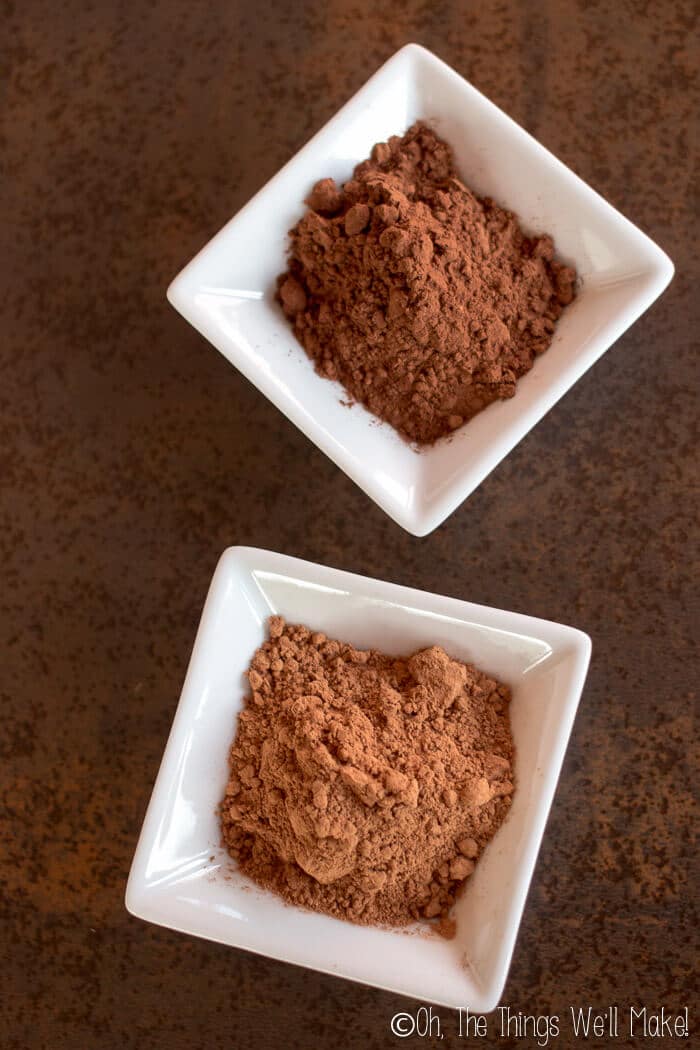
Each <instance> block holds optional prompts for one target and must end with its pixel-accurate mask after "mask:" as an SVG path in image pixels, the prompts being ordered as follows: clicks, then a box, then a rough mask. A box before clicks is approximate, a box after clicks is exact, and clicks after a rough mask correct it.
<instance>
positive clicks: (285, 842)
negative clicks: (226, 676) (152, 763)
mask: <svg viewBox="0 0 700 1050" xmlns="http://www.w3.org/2000/svg"><path fill="white" fill-rule="evenodd" d="M269 635H270V637H269V640H268V641H266V642H265V643H264V644H263V645H262V647H261V648H260V649H258V651H257V652H256V653H255V656H254V657H253V660H252V662H251V665H250V669H249V670H248V682H249V685H250V694H249V696H248V697H247V698H246V701H245V706H244V708H243V710H242V711H241V713H240V715H239V720H238V730H237V733H236V737H235V740H234V742H233V745H232V747H231V752H230V778H229V781H228V786H227V788H226V796H225V798H224V800H223V803H222V806H221V819H222V827H223V838H224V842H225V844H226V846H227V847H228V850H229V852H230V853H231V854H232V856H233V857H234V858H235V859H236V860H237V862H238V865H239V867H240V869H241V870H242V871H243V872H244V873H245V874H246V875H248V876H250V877H251V878H252V879H253V880H254V881H255V882H257V883H258V884H260V885H261V886H263V887H266V888H268V889H271V890H274V891H275V892H276V893H278V894H280V895H281V896H282V897H284V898H285V899H286V900H287V901H290V902H292V903H294V904H298V905H302V906H303V907H306V908H312V909H315V910H317V911H323V912H328V913H329V914H331V915H335V916H337V917H339V918H343V919H349V920H351V921H353V922H358V923H365V924H390V925H404V924H406V923H409V922H412V921H414V920H415V919H419V918H423V919H436V920H438V926H439V929H440V932H442V933H444V934H445V935H447V936H449V935H450V934H451V933H452V932H453V929H454V927H453V923H452V920H451V919H449V918H448V913H449V910H450V908H451V906H452V904H453V903H454V901H455V898H456V896H457V894H458V893H459V891H460V889H461V888H462V887H463V885H464V882H465V880H466V879H467V878H468V877H469V876H470V875H471V873H472V872H473V870H474V866H475V864H476V862H477V859H478V857H479V854H480V853H481V851H482V849H483V848H484V846H485V845H486V843H487V842H488V841H489V839H490V838H491V837H492V836H493V835H494V833H495V832H496V830H497V828H498V827H499V825H500V824H501V822H502V820H503V819H504V817H505V815H506V813H507V812H508V808H509V806H510V802H511V795H512V792H513V779H512V761H513V743H512V739H511V733H510V720H509V702H510V693H509V690H508V688H507V687H506V686H504V685H501V684H499V683H498V682H496V681H495V680H494V679H493V678H490V677H489V676H488V675H487V674H484V673H483V672H482V671H479V670H478V669H477V668H476V667H473V666H471V665H470V664H465V663H462V662H461V661H459V660H453V659H450V657H449V656H448V655H447V654H446V653H445V652H444V651H443V650H442V649H441V648H440V647H439V646H433V647H432V648H429V649H423V650H421V651H419V652H416V653H413V655H411V656H407V657H405V658H399V659H396V658H394V657H391V656H386V655H384V654H382V653H380V652H377V651H376V650H370V651H362V650H358V649H355V648H354V647H353V646H352V645H348V644H346V643H344V642H339V641H333V640H331V639H328V638H326V636H325V635H323V634H318V633H313V632H312V631H310V630H309V629H308V628H306V627H303V626H300V625H292V624H287V623H285V621H284V620H283V619H281V618H280V617H278V616H273V617H272V618H271V619H270V621H269Z"/></svg>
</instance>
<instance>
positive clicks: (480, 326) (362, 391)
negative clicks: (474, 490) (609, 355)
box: [278, 122, 576, 445]
mask: <svg viewBox="0 0 700 1050" xmlns="http://www.w3.org/2000/svg"><path fill="white" fill-rule="evenodd" d="M504 163H507V159H506V160H504ZM306 203H307V204H308V208H309V210H308V211H307V212H306V214H305V215H304V216H303V218H302V219H300V221H299V222H298V223H297V224H296V226H295V227H294V228H293V229H292V230H291V231H290V249H289V261H288V266H289V269H288V272H287V273H286V274H283V275H282V276H281V277H280V278H279V279H278V298H279V301H280V303H281V305H282V308H283V310H284V312H285V314H286V316H287V317H288V318H289V320H290V321H291V323H292V325H293V327H294V332H295V334H296V337H297V339H298V340H299V342H300V343H301V345H302V346H303V347H304V349H305V350H306V352H307V354H308V355H309V357H310V358H311V359H312V360H313V361H314V363H315V366H316V370H317V372H319V373H320V374H321V375H322V376H325V377H327V378H329V379H337V380H339V381H340V383H342V385H343V386H344V387H345V390H346V392H347V394H348V396H349V398H350V400H351V401H358V402H361V403H362V404H363V405H365V406H366V408H368V409H369V410H370V412H373V413H374V414H375V415H376V416H379V417H380V419H383V420H385V421H386V422H388V423H390V424H391V425H392V426H393V427H395V428H396V430H398V431H399V433H400V434H401V435H402V436H403V437H404V438H406V439H407V440H408V441H411V442H413V443H415V444H417V445H427V444H431V443H432V442H434V441H436V440H437V439H438V438H439V437H441V436H443V435H445V434H449V433H450V432H451V431H454V430H456V429H457V428H458V427H460V426H461V425H462V424H463V423H464V422H465V421H466V420H468V419H470V418H471V417H472V416H474V415H475V414H476V413H477V412H479V411H481V409H483V408H485V407H486V406H487V405H489V404H490V403H491V402H492V401H495V400H497V399H499V398H507V397H512V396H513V394H514V393H515V386H516V382H517V380H518V378H519V377H520V376H522V375H524V374H525V373H526V372H527V371H528V370H529V369H530V368H532V366H533V364H534V362H535V359H536V357H537V356H538V354H541V353H543V352H544V351H545V350H546V349H547V347H548V346H549V344H550V343H551V340H552V336H553V332H554V327H555V323H556V321H557V319H558V317H559V316H560V314H561V312H562V310H563V308H564V307H565V306H566V304H567V303H570V302H571V301H572V299H573V298H574V282H575V279H576V274H575V271H574V270H573V269H571V268H570V267H569V266H565V265H563V264H562V263H560V262H558V261H557V260H556V259H555V258H554V244H553V241H552V238H551V237H549V236H547V235H544V236H536V237H526V236H525V234H524V233H523V231H522V230H521V228H520V226H519V225H518V220H517V217H516V216H515V215H514V214H513V213H512V212H509V211H506V210H505V209H503V208H501V207H499V206H498V205H497V204H495V203H494V202H493V201H492V200H490V199H489V198H479V197H477V196H475V194H474V193H472V191H471V190H470V189H468V188H467V187H466V186H465V185H464V183H462V182H461V181H460V180H459V178H458V177H457V173H456V170H455V166H454V161H453V158H452V151H451V149H450V147H449V146H448V145H447V144H446V143H445V142H443V141H442V139H440V138H439V137H438V136H437V135H436V134H435V132H434V131H433V130H432V129H431V128H429V127H428V126H427V125H426V124H424V123H422V122H418V123H416V124H414V125H413V126H412V127H411V128H409V130H408V131H407V132H406V133H405V135H403V136H402V137H399V136H393V137H392V138H390V139H389V141H388V142H386V143H378V144H377V145H376V146H375V147H374V149H373V150H372V156H371V159H369V160H366V161H364V162H363V163H361V164H358V166H357V167H356V168H355V171H354V174H353V177H352V179H351V180H350V181H349V182H347V183H345V185H344V186H343V187H342V188H340V189H339V188H338V187H337V186H336V184H335V182H334V181H333V180H332V179H322V180H321V181H320V182H318V183H317V184H316V185H315V186H314V188H313V190H312V192H311V194H310V195H309V197H308V198H307V201H306Z"/></svg>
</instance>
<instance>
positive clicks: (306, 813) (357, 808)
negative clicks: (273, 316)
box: [221, 220, 513, 933]
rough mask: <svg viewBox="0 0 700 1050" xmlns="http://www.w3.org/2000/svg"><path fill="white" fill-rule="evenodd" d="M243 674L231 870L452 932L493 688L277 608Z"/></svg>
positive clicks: (488, 810) (482, 815)
mask: <svg viewBox="0 0 700 1050" xmlns="http://www.w3.org/2000/svg"><path fill="white" fill-rule="evenodd" d="M358 221H359V220H358ZM248 683H249V686H250V693H249V695H248V697H247V698H246V702H245V706H244V709H243V710H242V711H241V713H240V716H239V721H238V730H237V734H236V737H235V740H234V742H233V745H232V747H231V751H230V777H229V781H228V785H227V788H226V794H225V798H224V800H223V802H222V806H221V819H222V829H223V838H224V842H225V845H226V846H227V848H228V850H229V852H230V853H231V855H232V856H233V857H234V858H235V859H236V860H237V861H238V864H239V867H240V868H241V870H242V871H243V872H244V873H245V874H247V875H249V876H250V877H251V878H252V879H253V880H254V881H256V882H257V883H259V884H260V885H262V886H264V887H266V888H269V889H271V890H274V891H275V892H276V893H278V894H280V895H281V896H282V897H284V898H285V899H286V900H288V901H290V902H293V903H295V904H299V905H302V906H304V907H307V908H312V909H315V910H318V911H324V912H327V913H329V914H331V915H335V916H338V917H340V918H344V919H349V920H351V921H353V922H359V923H365V924H376V923H382V924H383V923H386V924H392V925H402V924H406V923H409V922H411V921H413V920H415V919H417V918H424V919H437V920H439V929H440V931H441V932H443V933H450V932H451V931H453V929H454V924H453V923H452V921H451V920H450V919H449V918H448V917H447V916H448V912H449V909H450V907H451V906H452V904H453V903H454V900H455V898H456V895H457V894H458V892H459V890H460V887H461V886H463V884H464V880H465V879H467V878H468V877H469V876H470V875H471V873H472V872H473V870H474V866H475V863H476V862H477V859H478V857H479V854H480V852H481V851H482V849H483V848H484V846H485V845H486V843H487V842H488V841H489V839H490V838H491V837H492V836H493V834H494V833H495V831H496V830H497V828H498V826H499V825H500V823H501V822H502V820H503V819H504V817H505V815H506V813H507V811H508V807H509V806H510V801H511V795H512V792H513V775H512V760H513V745H512V739H511V734H510V721H509V713H508V709H509V701H510V693H509V690H508V688H507V687H506V686H504V685H501V684H499V683H498V682H496V681H495V680H494V679H492V678H490V677H489V676H488V675H486V674H484V673H483V672H481V671H479V670H478V669H477V668H475V667H473V666H471V665H469V664H465V663H462V662H460V661H458V660H452V659H450V657H449V656H448V655H447V654H446V653H445V652H444V651H443V650H442V649H441V648H440V647H439V646H433V647H432V648H429V649H424V650H421V651H420V652H416V653H414V654H412V655H411V656H408V657H406V658H399V659H395V658H393V657H390V656H386V655H384V654H382V653H380V652H378V651H376V650H370V651H362V650H357V649H355V648H354V647H353V646H351V645H349V644H346V643H343V642H339V641H334V640H332V639H328V638H326V636H325V635H324V634H321V633H317V632H312V631H311V630H309V629H308V628H307V627H303V626H300V625H291V624H287V623H285V621H284V620H282V619H281V618H280V617H272V618H271V619H270V621H269V640H268V641H266V642H265V643H264V644H263V645H262V647H261V648H260V649H258V651H257V652H256V653H255V656H254V657H253V659H252V661H251V665H250V668H249V670H248Z"/></svg>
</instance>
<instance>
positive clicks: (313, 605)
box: [126, 547, 591, 1011]
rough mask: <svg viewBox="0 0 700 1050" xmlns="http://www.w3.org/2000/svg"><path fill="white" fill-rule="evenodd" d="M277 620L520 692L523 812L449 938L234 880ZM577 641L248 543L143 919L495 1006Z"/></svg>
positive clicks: (187, 725)
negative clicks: (315, 907)
mask: <svg viewBox="0 0 700 1050" xmlns="http://www.w3.org/2000/svg"><path fill="white" fill-rule="evenodd" d="M273 613H276V614H279V615H281V616H284V617H285V618H286V619H287V620H288V621H290V622H293V623H303V624H306V625H308V626H309V627H311V628H313V629H315V630H318V631H323V632H325V633H326V634H328V635H329V636H330V637H335V638H339V639H342V640H344V641H349V642H352V644H353V645H355V646H358V647H360V648H371V647H375V648H379V649H381V650H383V651H385V652H388V653H391V654H394V655H401V654H407V653H410V652H412V651H414V650H416V649H419V648H422V647H426V646H429V645H433V644H436V643H437V644H440V645H442V646H443V647H444V648H445V649H446V650H447V652H448V653H450V654H451V655H452V656H454V657H457V658H459V659H462V660H467V661H471V662H473V663H475V664H477V665H478V666H479V667H480V668H482V669H483V670H485V671H487V672H488V673H489V674H491V675H494V676H495V677H497V678H498V679H500V680H501V681H504V682H506V683H507V684H508V685H510V686H511V688H512V690H513V700H512V705H511V720H512V732H513V738H514V743H515V749H516V758H515V785H516V790H515V792H514V795H513V804H512V806H511V808H510V810H509V813H508V816H507V818H506V820H505V822H504V823H503V825H502V826H501V828H500V829H499V830H498V832H497V833H496V835H495V837H494V838H493V840H492V841H491V843H490V844H489V845H488V846H487V848H486V850H485V851H484V853H483V855H482V857H481V858H480V860H479V863H478V864H477V867H476V871H475V873H474V875H473V876H472V877H471V878H470V879H469V882H468V885H467V888H466V891H465V893H464V894H463V896H462V897H460V899H459V901H458V902H457V905H456V907H455V912H454V914H455V918H456V920H457V934H456V937H455V939H454V940H451V941H447V940H444V939H442V938H441V937H439V936H438V935H437V934H435V933H433V931H432V930H431V929H430V928H429V927H427V926H426V925H425V924H422V925H418V924H417V925H416V926H414V927H410V928H407V929H378V928H375V927H367V926H355V925H352V924H351V923H348V922H343V921H341V920H339V919H333V918H330V917H329V916H327V915H321V914H318V913H314V912H310V911H304V910H303V909H301V908H298V907H294V906H291V905H288V904H285V903H284V902H283V901H282V900H281V899H280V898H278V897H276V896H275V895H274V894H272V893H270V892H268V891H265V890H262V889H259V888H258V887H256V886H255V885H254V883H252V882H251V881H250V880H249V879H247V878H246V877H244V876H243V875H242V874H241V873H240V872H238V871H237V869H236V867H235V863H234V861H233V860H232V859H231V858H230V857H229V856H228V854H227V853H226V852H225V850H224V849H223V848H222V846H221V831H220V826H219V818H218V813H217V807H218V805H219V803H220V801H221V799H222V798H223V794H224V790H225V786H226V782H227V774H228V751H229V747H230V745H231V742H232V740H233V737H234V734H235V729H236V718H237V714H238V712H239V711H240V709H241V705H242V701H243V698H244V696H245V694H246V680H245V679H244V677H243V674H244V671H245V670H246V669H247V667H248V666H249V663H250V659H251V657H252V656H253V653H254V652H255V650H256V649H257V648H258V646H260V645H261V643H262V642H263V640H264V639H265V636H266V619H267V617H268V616H270V615H272V614H273ZM590 649H591V645H590V639H589V638H588V636H587V635H585V634H583V633H582V632H581V631H577V630H575V629H574V628H572V627H564V626H562V625H560V624H555V623H549V622H547V621H546V620H536V619H533V618H532V617H529V616H521V615H519V614H517V613H511V612H503V611H501V610H498V609H488V608H485V607H484V606H479V605H472V604H470V603H468V602H463V601H459V600H457V599H454V598H445V597H440V596H438V595H435V594H427V593H425V592H423V591H416V590H411V589H409V588H407V587H399V586H396V585H394V584H390V583H383V582H381V581H379V580H371V579H367V578H365V577H362V576H355V575H352V574H351V573H347V572H340V571H338V570H336V569H329V568H325V567H323V566H320V565H313V564H311V563H309V562H304V561H299V560H298V559H296V558H289V557H285V556H283V555H281V554H274V553H271V552H269V551H262V550H256V549H254V548H246V547H232V548H230V549H229V550H227V551H225V552H224V554H223V555H222V557H221V560H220V562H219V565H218V567H217V570H216V572H215V574H214V578H213V580H212V583H211V587H210V590H209V595H208V597H207V601H206V604H205V607H204V611H203V614H202V620H201V623H200V626H199V631H198V634H197V639H196V642H195V645H194V650H193V653H192V658H191V661H190V666H189V670H188V672H187V678H186V680H185V684H184V687H183V690H182V696H181V698H180V703H179V705H178V709H177V713H176V715H175V720H174V722H173V727H172V730H171V733H170V737H169V739H168V743H167V746H166V749H165V754H164V756H163V761H162V764H161V768H160V772H159V773H158V778H157V780H156V784H155V787H154V789H153V795H152V798H151V802H150V805H149V807H148V812H147V813H146V818H145V820H144V824H143V829H142V831H141V837H140V839H139V844H138V847H137V850H136V855H135V857H134V861H133V864H132V868H131V874H130V876H129V883H128V887H127V891H126V906H127V908H128V909H129V911H130V912H131V913H132V914H133V915H136V916H139V917H140V918H142V919H147V920H149V921H150V922H155V923H159V924H160V925H162V926H168V927H171V928H172V929H175V930H181V931H183V932H185V933H192V934H196V935H198V936H200V937H207V938H209V939H210V940H213V941H220V942H222V943H224V944H231V945H235V946H236V947H239V948H245V949H247V950H249V951H253V952H257V953H259V954H261V955H267V956H270V957H271V958H274V959H282V960H284V961H286V962H292V963H297V964H299V965H302V966H308V967H310V968H311V969H315V970H321V971H323V972H324V973H330V974H334V975H336V976H340V977H347V978H350V979H351V980H355V981H360V982H362V983H364V984H369V985H375V986H377V987H379V988H386V989H389V990H391V991H395V992H399V993H401V994H403V995H409V996H413V997H416V998H420V999H422V1000H423V1001H424V1002H435V1003H439V1004H442V1005H445V1006H449V1007H460V1006H461V1007H469V1008H470V1009H472V1010H478V1011H487V1010H492V1009H494V1008H495V1006H496V1004H497V1002H498V1000H499V998H500V996H501V993H502V990H503V986H504V983H505V979H506V975H507V972H508V966H509V964H510V959H511V955H512V952H513V947H514V944H515V938H516V935H517V931H518V926H519V924H520V918H521V915H522V910H523V906H524V903H525V897H526V895H527V892H528V887H529V884H530V879H531V877H532V872H533V869H534V865H535V860H536V857H537V852H538V850H539V846H540V841H541V839H542V833H543V831H544V826H545V822H546V820H547V814H548V812H549V808H550V805H551V802H552V797H553V795H554V790H555V787H556V783H557V778H558V776H559V771H560V768H561V763H562V760H563V757H564V752H565V750H566V745H567V741H568V739H569V733H570V731H571V726H572V723H573V720H574V716H575V713H576V708H577V706H578V700H579V696H580V693H581V689H582V687H583V682H584V679H585V676H586V670H587V668H588V661H589V658H590Z"/></svg>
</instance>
